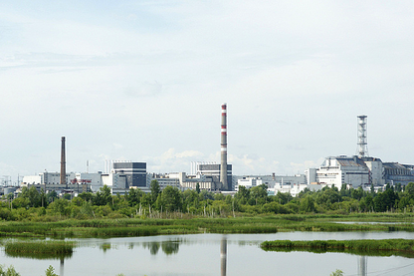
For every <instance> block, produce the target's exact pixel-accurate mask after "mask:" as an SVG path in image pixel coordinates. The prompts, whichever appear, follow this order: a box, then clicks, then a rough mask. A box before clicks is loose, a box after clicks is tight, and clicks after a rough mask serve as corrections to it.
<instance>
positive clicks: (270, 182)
mask: <svg viewBox="0 0 414 276" xmlns="http://www.w3.org/2000/svg"><path fill="white" fill-rule="evenodd" d="M357 133H358V139H357V155H354V156H344V155H341V156H329V157H326V158H325V160H324V162H323V163H322V164H321V165H320V167H318V168H308V169H306V170H305V171H304V173H303V174H297V175H291V176H289V175H276V173H271V174H269V175H233V173H232V172H233V166H232V165H231V164H228V163H227V104H223V105H222V106H221V131H220V136H221V143H220V149H221V160H220V163H219V164H217V163H214V162H192V164H191V171H190V173H186V172H172V173H162V174H160V173H151V172H148V171H147V164H146V163H145V162H132V161H125V160H121V161H107V166H106V168H105V172H101V171H98V172H95V173H90V172H86V173H81V172H70V173H68V172H66V138H65V137H62V139H61V167H60V172H48V171H45V172H42V173H39V174H38V175H29V176H24V177H23V179H22V181H21V182H20V185H18V186H4V187H3V190H2V191H3V194H8V193H13V192H14V193H18V192H19V191H20V189H21V187H25V186H26V187H28V186H35V187H37V188H38V189H39V190H40V189H43V190H44V191H46V192H48V191H52V190H53V191H56V192H58V193H59V194H67V193H69V194H73V195H76V194H79V193H82V192H96V191H98V190H99V189H100V188H101V187H103V186H104V185H106V186H108V187H109V188H110V189H111V191H112V193H113V194H125V193H128V191H129V190H130V189H141V190H142V191H144V192H149V191H150V183H151V181H152V180H157V181H158V183H159V185H160V188H161V189H164V188H165V187H167V186H173V187H177V188H179V189H181V190H185V189H196V187H197V186H198V187H199V189H200V190H207V191H211V192H220V193H229V194H234V193H235V192H237V191H238V190H239V188H240V187H241V186H243V187H245V188H247V189H249V188H251V187H255V186H258V185H262V184H265V185H266V186H267V187H268V193H269V194H276V193H279V192H282V193H290V194H291V195H292V196H296V195H297V194H299V193H300V192H301V191H303V190H304V189H306V188H307V189H310V190H319V189H322V188H323V187H325V186H330V187H332V186H335V187H336V188H338V189H341V188H342V187H344V185H345V187H347V188H350V187H353V188H358V187H362V188H363V189H370V188H371V187H372V186H373V187H374V188H375V189H376V190H381V189H382V187H383V186H384V185H385V184H391V185H395V184H396V183H400V184H401V185H407V184H408V183H409V182H414V165H408V164H400V163H397V162H383V161H382V160H381V159H380V158H377V157H371V156H369V155H368V147H367V116H365V115H362V116H358V117H357Z"/></svg>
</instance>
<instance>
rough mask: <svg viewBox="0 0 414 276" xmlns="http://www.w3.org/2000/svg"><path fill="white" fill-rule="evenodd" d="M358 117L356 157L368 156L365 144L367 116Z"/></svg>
mask: <svg viewBox="0 0 414 276" xmlns="http://www.w3.org/2000/svg"><path fill="white" fill-rule="evenodd" d="M357 118H358V119H357V120H358V150H357V151H358V157H359V158H364V157H367V156H368V146H367V116H366V115H361V116H358V117H357Z"/></svg>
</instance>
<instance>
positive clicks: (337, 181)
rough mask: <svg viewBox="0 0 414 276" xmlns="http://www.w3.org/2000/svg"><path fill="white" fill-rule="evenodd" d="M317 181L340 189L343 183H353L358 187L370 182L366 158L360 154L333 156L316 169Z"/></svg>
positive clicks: (353, 185)
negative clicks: (360, 156) (363, 158)
mask: <svg viewBox="0 0 414 276" xmlns="http://www.w3.org/2000/svg"><path fill="white" fill-rule="evenodd" d="M316 182H317V183H320V184H325V185H329V186H332V185H334V186H335V187H336V188H338V189H339V190H340V189H341V187H342V184H351V185H352V187H354V188H357V187H359V186H363V185H369V184H370V171H369V168H368V166H367V165H366V164H365V162H364V160H362V159H361V158H359V157H358V156H353V157H346V156H343V155H341V156H338V157H333V156H331V157H327V158H326V159H325V161H324V163H323V164H322V165H321V167H320V168H319V169H317V170H316Z"/></svg>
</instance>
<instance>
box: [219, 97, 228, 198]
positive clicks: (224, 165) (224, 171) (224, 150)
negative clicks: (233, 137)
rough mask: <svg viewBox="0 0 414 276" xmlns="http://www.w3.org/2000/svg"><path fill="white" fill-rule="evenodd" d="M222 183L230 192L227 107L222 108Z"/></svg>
mask: <svg viewBox="0 0 414 276" xmlns="http://www.w3.org/2000/svg"><path fill="white" fill-rule="evenodd" d="M220 182H221V185H222V189H223V190H225V191H228V190H229V185H228V183H227V105H226V104H225V103H224V104H223V105H222V106H221V163H220Z"/></svg>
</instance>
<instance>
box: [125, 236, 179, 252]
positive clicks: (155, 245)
mask: <svg viewBox="0 0 414 276" xmlns="http://www.w3.org/2000/svg"><path fill="white" fill-rule="evenodd" d="M180 242H182V241H180V240H170V241H161V242H159V241H152V242H143V243H142V246H143V247H144V248H148V249H149V251H150V253H151V255H157V253H158V251H159V249H160V247H161V250H162V252H164V253H165V254H166V255H171V254H177V253H178V250H179V248H180ZM130 247H131V245H130ZM132 247H133V246H132Z"/></svg>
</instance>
